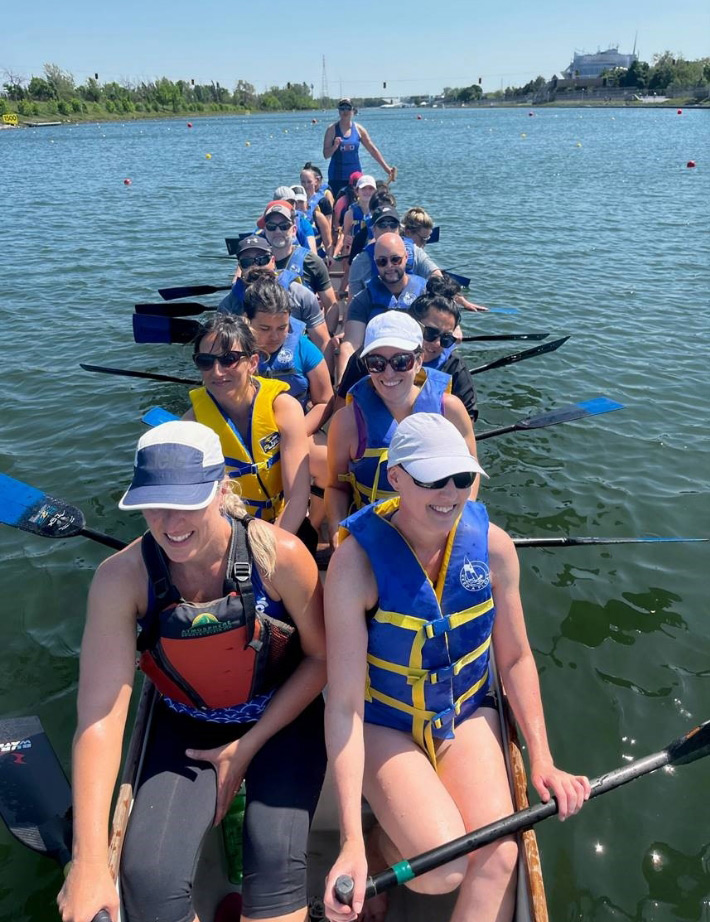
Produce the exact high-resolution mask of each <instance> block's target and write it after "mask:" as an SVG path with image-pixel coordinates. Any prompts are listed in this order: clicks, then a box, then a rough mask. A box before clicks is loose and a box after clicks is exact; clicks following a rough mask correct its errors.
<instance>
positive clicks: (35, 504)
mask: <svg viewBox="0 0 710 922" xmlns="http://www.w3.org/2000/svg"><path fill="white" fill-rule="evenodd" d="M0 522H2V523H3V524H4V525H12V526H13V527H14V528H21V529H22V530H23V531H28V532H30V533H31V534H33V535H41V536H42V537H44V538H73V537H75V536H76V535H80V534H81V532H82V529H83V528H84V525H85V524H86V520H85V519H84V513H83V512H82V511H81V509H77V508H76V506H70V505H69V504H68V503H65V502H64V501H63V500H61V499H55V498H54V497H53V496H49V494H47V493H43V492H42V491H41V490H38V489H36V488H35V487H31V486H29V485H28V484H26V483H22V482H21V481H19V480H15V479H14V478H12V477H8V476H7V474H0Z"/></svg>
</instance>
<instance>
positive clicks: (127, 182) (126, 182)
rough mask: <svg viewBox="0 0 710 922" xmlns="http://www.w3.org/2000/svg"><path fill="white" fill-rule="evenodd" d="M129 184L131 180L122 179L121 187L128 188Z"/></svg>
mask: <svg viewBox="0 0 710 922" xmlns="http://www.w3.org/2000/svg"><path fill="white" fill-rule="evenodd" d="M131 182H132V180H130V179H124V180H123V185H124V186H130V184H131Z"/></svg>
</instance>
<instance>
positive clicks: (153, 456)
mask: <svg viewBox="0 0 710 922" xmlns="http://www.w3.org/2000/svg"><path fill="white" fill-rule="evenodd" d="M224 474H225V470H224V455H223V454H222V446H221V444H220V441H219V436H218V435H217V433H216V432H215V431H214V430H212V429H209V428H208V427H207V426H203V425H202V423H196V422H191V421H189V420H176V421H174V422H169V423H163V424H162V425H161V426H156V427H155V429H151V430H150V431H149V432H146V434H145V435H143V436H141V438H140V439H139V441H138V447H137V448H136V457H135V462H134V467H133V480H132V481H131V485H130V487H129V488H128V489H127V490H126V492H125V493H124V494H123V496H122V498H121V501H120V502H119V504H118V507H119V509H126V510H130V509H204V508H205V506H209V504H210V503H211V502H212V500H213V499H214V497H215V494H216V493H217V488H218V487H219V485H220V483H221V482H222V480H223V479H224Z"/></svg>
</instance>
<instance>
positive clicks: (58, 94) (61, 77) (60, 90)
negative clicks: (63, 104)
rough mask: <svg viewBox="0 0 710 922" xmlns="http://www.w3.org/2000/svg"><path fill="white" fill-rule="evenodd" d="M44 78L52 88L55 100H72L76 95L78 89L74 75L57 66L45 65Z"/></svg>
mask: <svg viewBox="0 0 710 922" xmlns="http://www.w3.org/2000/svg"><path fill="white" fill-rule="evenodd" d="M44 76H45V79H46V81H47V83H48V84H49V85H50V87H51V88H52V95H53V97H54V99H71V97H72V96H73V95H74V91H75V89H76V87H75V84H74V77H73V75H72V74H70V73H69V72H68V71H66V70H62V69H61V67H59V66H58V65H57V64H45V65H44Z"/></svg>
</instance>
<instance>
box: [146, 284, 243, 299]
mask: <svg viewBox="0 0 710 922" xmlns="http://www.w3.org/2000/svg"><path fill="white" fill-rule="evenodd" d="M231 290H232V286H231V285H180V286H177V287H175V288H159V289H158V294H159V295H160V297H161V298H162V299H163V301H177V299H178V298H199V296H200V295H212V294H214V293H215V292H216V291H231Z"/></svg>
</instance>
